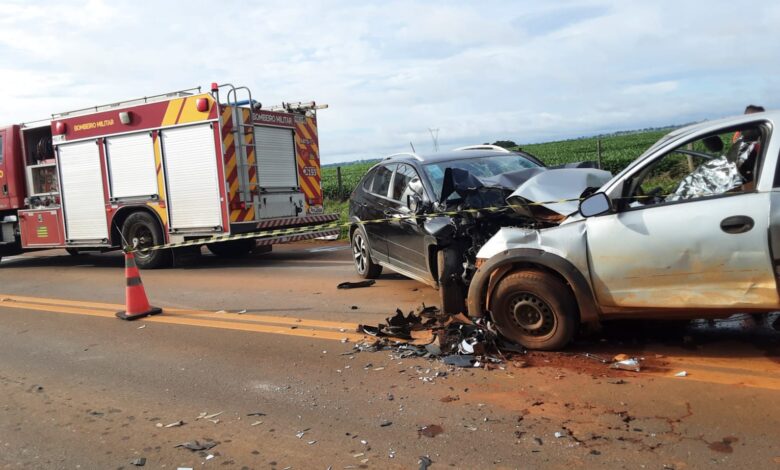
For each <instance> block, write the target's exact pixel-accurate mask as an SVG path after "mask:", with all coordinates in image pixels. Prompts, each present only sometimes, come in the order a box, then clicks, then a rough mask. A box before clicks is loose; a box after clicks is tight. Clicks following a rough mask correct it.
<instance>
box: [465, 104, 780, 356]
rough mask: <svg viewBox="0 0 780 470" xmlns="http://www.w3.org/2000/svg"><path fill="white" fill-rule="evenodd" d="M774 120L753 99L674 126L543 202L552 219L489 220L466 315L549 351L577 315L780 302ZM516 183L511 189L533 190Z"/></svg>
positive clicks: (699, 314) (756, 307)
mask: <svg viewBox="0 0 780 470" xmlns="http://www.w3.org/2000/svg"><path fill="white" fill-rule="evenodd" d="M778 123H780V112H765V113H758V114H750V115H744V116H739V117H734V118H729V119H723V120H718V121H709V122H705V123H701V124H695V125H691V126H688V127H684V128H681V129H677V130H675V131H673V132H671V133H670V134H668V135H666V136H665V137H663V138H662V139H661V140H659V141H658V142H657V143H655V144H654V145H653V146H651V147H650V148H649V149H648V150H647V151H646V152H645V153H644V154H642V155H641V156H639V158H637V159H636V160H635V161H633V162H632V163H631V164H630V165H628V167H626V168H625V169H624V170H623V171H622V172H620V173H619V174H617V175H616V176H614V177H613V178H612V179H611V180H609V181H608V182H607V183H606V184H604V185H603V186H601V188H600V189H599V190H598V191H597V192H595V193H593V194H591V195H590V196H588V197H586V198H585V199H583V200H581V201H579V203H576V202H575V203H574V204H559V205H558V206H554V205H551V206H550V207H549V208H550V209H552V210H554V211H556V212H558V213H561V214H565V215H566V217H565V219H564V220H563V221H562V222H561V223H560V224H558V225H555V226H552V227H547V228H541V229H529V228H522V227H503V228H501V229H500V230H498V232H497V233H496V234H495V235H494V236H493V237H492V238H490V239H489V240H488V241H487V242H486V243H485V244H484V245H483V246H482V247H481V249H480V250H479V252H478V253H477V261H476V265H477V266H478V269H477V271H476V272H475V274H474V276H473V278H472V280H471V283H470V285H469V290H468V300H467V303H468V310H469V314H470V315H471V316H474V317H480V316H486V315H489V316H491V317H492V319H493V321H494V322H495V324H496V327H497V329H498V330H499V331H500V332H501V333H502V334H503V335H504V336H506V337H507V338H509V339H512V340H514V341H516V342H518V343H520V344H522V345H524V346H526V347H528V348H531V349H545V350H551V349H559V348H562V347H564V346H565V345H566V344H567V343H569V342H570V341H571V340H572V338H573V337H574V335H575V333H576V332H577V331H578V329H579V326H580V325H581V324H589V323H599V322H601V321H604V320H610V319H618V318H653V319H691V318H715V317H726V316H729V315H731V314H733V313H737V312H756V313H761V312H771V311H776V310H780V296H778V265H779V264H780V172H779V171H778V153H780V137H776V136H774V128H775V127H776V125H777V124H778ZM533 189H534V188H529V189H527V190H533ZM536 189H538V186H537V187H536ZM523 190H524V188H523V187H520V188H518V191H517V192H519V194H517V195H518V196H519V198H518V200H519V201H523V200H529V201H537V202H538V201H542V200H543V199H544V194H527V193H526V194H523Z"/></svg>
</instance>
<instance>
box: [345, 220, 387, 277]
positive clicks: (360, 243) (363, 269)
mask: <svg viewBox="0 0 780 470" xmlns="http://www.w3.org/2000/svg"><path fill="white" fill-rule="evenodd" d="M352 258H353V260H354V262H355V271H357V273H358V276H360V277H362V278H363V279H376V278H378V277H379V275H380V274H382V266H381V265H379V264H376V263H374V261H373V260H372V259H371V250H370V249H369V248H368V240H367V237H366V232H365V231H364V230H363V228H362V227H358V228H356V229H355V231H354V232H353V233H352Z"/></svg>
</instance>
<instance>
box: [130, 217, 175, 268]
mask: <svg viewBox="0 0 780 470" xmlns="http://www.w3.org/2000/svg"><path fill="white" fill-rule="evenodd" d="M122 238H123V239H124V240H127V242H128V243H129V244H130V245H133V243H134V242H137V244H138V247H140V248H144V247H150V246H156V245H163V244H165V239H164V238H163V233H162V228H161V227H160V224H159V223H158V222H157V219H155V218H154V217H153V216H152V215H151V214H149V213H147V212H134V213H132V214H130V216H128V217H127V219H125V222H124V223H123V224H122ZM171 260H172V256H171V250H154V251H147V252H143V251H139V252H136V253H135V262H136V265H137V266H138V267H139V268H142V269H157V268H164V267H167V266H170V264H171Z"/></svg>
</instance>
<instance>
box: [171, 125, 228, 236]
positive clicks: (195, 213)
mask: <svg viewBox="0 0 780 470" xmlns="http://www.w3.org/2000/svg"><path fill="white" fill-rule="evenodd" d="M162 143H163V158H164V161H165V171H166V176H167V178H168V192H169V194H168V205H169V210H170V215H171V220H170V227H171V228H172V229H174V230H176V229H179V230H181V229H204V228H205V229H211V228H213V227H218V226H220V225H222V218H221V204H220V200H219V198H220V196H219V176H218V173H217V157H216V148H215V146H214V133H213V131H212V130H211V126H210V125H209V124H199V125H196V126H187V127H178V128H173V129H166V130H163V131H162Z"/></svg>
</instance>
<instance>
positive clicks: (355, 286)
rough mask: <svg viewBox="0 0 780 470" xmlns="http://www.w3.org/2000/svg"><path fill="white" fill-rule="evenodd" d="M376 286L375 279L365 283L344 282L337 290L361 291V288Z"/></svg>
mask: <svg viewBox="0 0 780 470" xmlns="http://www.w3.org/2000/svg"><path fill="white" fill-rule="evenodd" d="M374 284H376V281H375V280H373V279H368V280H365V281H358V282H342V283H341V284H339V285H337V286H336V288H337V289H359V288H361V287H371V286H373V285H374Z"/></svg>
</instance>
